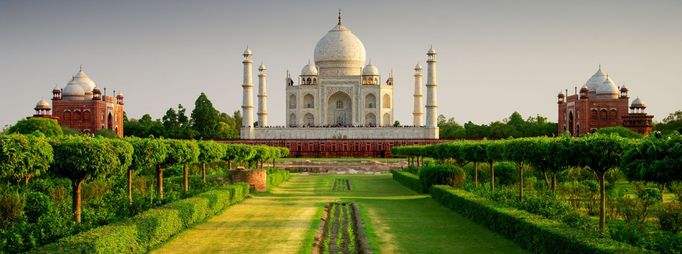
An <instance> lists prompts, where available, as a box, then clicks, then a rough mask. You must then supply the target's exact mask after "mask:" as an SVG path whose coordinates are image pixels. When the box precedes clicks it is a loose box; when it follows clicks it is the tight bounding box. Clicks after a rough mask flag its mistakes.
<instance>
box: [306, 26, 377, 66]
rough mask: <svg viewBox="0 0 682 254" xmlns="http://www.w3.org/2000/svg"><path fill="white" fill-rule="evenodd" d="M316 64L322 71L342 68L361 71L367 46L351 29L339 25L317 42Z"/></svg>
mask: <svg viewBox="0 0 682 254" xmlns="http://www.w3.org/2000/svg"><path fill="white" fill-rule="evenodd" d="M315 64H317V65H318V66H320V68H321V69H322V68H325V67H340V68H359V69H358V71H359V70H361V69H362V67H363V65H364V64H365V46H364V45H363V44H362V41H360V39H358V37H357V36H355V34H353V32H351V31H350V29H348V28H346V27H345V26H343V25H341V24H340V23H339V24H338V25H336V26H335V27H334V28H333V29H332V30H329V32H327V34H326V35H325V36H324V37H322V39H320V40H319V41H318V42H317V45H316V46H315ZM358 74H359V73H358Z"/></svg>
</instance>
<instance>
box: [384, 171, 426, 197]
mask: <svg viewBox="0 0 682 254" xmlns="http://www.w3.org/2000/svg"><path fill="white" fill-rule="evenodd" d="M391 174H393V180H395V181H396V182H399V183H400V184H402V185H403V186H405V187H407V188H410V189H412V190H413V191H416V192H419V193H425V192H424V189H423V188H422V183H421V182H420V181H419V177H418V176H417V175H415V174H412V173H409V172H403V171H400V170H391Z"/></svg>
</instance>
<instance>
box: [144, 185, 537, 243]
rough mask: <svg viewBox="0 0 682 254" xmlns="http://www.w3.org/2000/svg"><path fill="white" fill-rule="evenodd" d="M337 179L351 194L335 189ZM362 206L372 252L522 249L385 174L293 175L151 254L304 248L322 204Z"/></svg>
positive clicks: (311, 233) (317, 219) (315, 226)
mask: <svg viewBox="0 0 682 254" xmlns="http://www.w3.org/2000/svg"><path fill="white" fill-rule="evenodd" d="M335 178H349V179H351V184H352V188H353V190H352V191H350V192H349V191H343V192H333V191H331V188H332V183H333V181H334V179H335ZM331 201H351V202H354V203H357V204H359V205H360V209H361V212H362V215H363V217H364V218H365V222H366V223H367V227H368V231H370V232H369V237H370V242H371V244H372V247H373V248H374V249H375V252H377V253H525V251H524V250H522V249H521V248H520V247H519V246H517V245H516V244H514V243H513V242H511V241H510V240H507V239H506V238H504V237H502V236H500V235H497V234H495V233H493V232H491V231H489V230H487V229H486V228H484V227H482V226H479V225H478V224H475V223H474V222H471V221H469V220H467V219H465V218H463V217H462V216H460V215H459V214H457V213H454V212H452V211H450V210H448V209H446V208H444V207H442V206H440V205H438V204H437V203H436V202H435V201H433V200H431V198H430V197H428V196H426V195H418V194H416V193H415V192H413V191H411V190H409V189H407V188H405V187H403V186H401V185H399V184H398V183H396V182H394V181H393V180H392V179H391V176H390V175H343V176H339V175H311V176H298V175H297V176H293V177H292V179H291V180H290V181H289V182H285V183H283V184H282V185H280V187H278V188H275V189H274V190H273V191H272V193H268V194H258V195H256V196H255V197H253V198H251V199H248V200H246V201H245V202H243V203H241V204H238V205H235V206H233V207H230V208H228V209H227V210H225V212H224V213H222V214H220V215H218V216H215V217H214V218H212V219H211V220H209V221H207V222H206V223H203V224H201V225H198V226H196V227H195V228H194V229H190V230H188V231H186V232H185V233H182V234H180V235H179V236H177V237H176V238H175V239H174V240H172V241H171V242H169V243H167V244H166V245H164V246H162V247H161V248H159V249H158V250H156V251H155V252H157V253H198V252H202V253H205V252H221V253H310V245H311V241H312V236H313V234H314V233H315V230H316V228H317V223H319V218H320V216H321V208H322V206H323V205H324V203H326V202H331Z"/></svg>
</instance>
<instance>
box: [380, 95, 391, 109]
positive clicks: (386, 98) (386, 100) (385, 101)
mask: <svg viewBox="0 0 682 254" xmlns="http://www.w3.org/2000/svg"><path fill="white" fill-rule="evenodd" d="M382 103H383V107H384V108H391V96H390V95H388V94H384V99H383V102H382Z"/></svg>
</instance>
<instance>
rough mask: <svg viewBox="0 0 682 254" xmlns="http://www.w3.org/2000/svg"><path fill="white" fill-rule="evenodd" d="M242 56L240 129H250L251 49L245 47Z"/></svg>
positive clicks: (251, 98) (251, 97) (251, 94)
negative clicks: (242, 95) (242, 76)
mask: <svg viewBox="0 0 682 254" xmlns="http://www.w3.org/2000/svg"><path fill="white" fill-rule="evenodd" d="M242 55H243V56H244V61H242V63H243V64H244V83H243V84H242V88H243V90H244V97H243V98H242V118H243V120H242V128H248V129H250V128H252V127H253V77H252V73H251V72H252V71H251V66H252V64H253V60H252V59H251V56H252V55H253V54H252V53H251V49H250V48H249V47H246V50H244V54H242ZM243 136H244V133H242V137H243Z"/></svg>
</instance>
